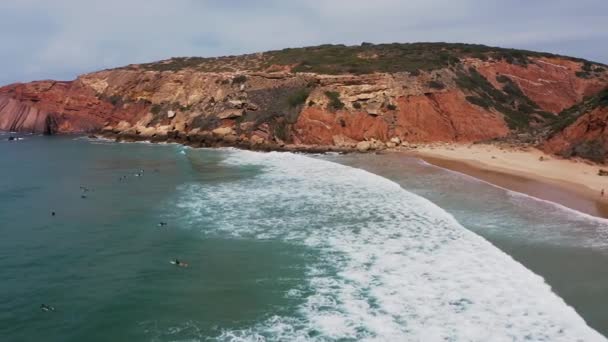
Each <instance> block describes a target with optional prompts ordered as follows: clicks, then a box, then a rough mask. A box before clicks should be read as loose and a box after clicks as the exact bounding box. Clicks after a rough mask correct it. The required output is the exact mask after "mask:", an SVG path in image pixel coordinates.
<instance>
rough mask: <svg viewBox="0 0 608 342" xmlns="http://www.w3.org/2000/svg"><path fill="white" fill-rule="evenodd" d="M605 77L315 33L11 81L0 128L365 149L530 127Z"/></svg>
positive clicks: (539, 63) (446, 47)
mask: <svg viewBox="0 0 608 342" xmlns="http://www.w3.org/2000/svg"><path fill="white" fill-rule="evenodd" d="M607 86H608V72H607V71H606V70H605V67H604V66H603V65H600V64H597V63H590V62H586V61H583V60H577V59H574V58H567V57H560V56H553V55H549V54H541V53H535V52H529V51H515V50H505V49H498V48H489V47H484V46H479V45H464V44H388V45H371V44H366V45H365V44H364V45H362V46H357V47H345V46H320V47H312V48H303V49H287V50H282V51H274V52H268V53H262V54H254V55H245V56H234V57H222V58H176V59H171V60H167V61H161V62H157V63H150V64H142V65H130V66H128V67H124V68H118V69H113V70H104V71H100V72H95V73H91V74H86V75H82V76H80V77H78V78H77V79H76V80H74V81H71V82H57V81H40V82H32V83H28V84H13V85H9V86H5V87H3V88H0V130H10V131H27V132H39V133H49V134H53V133H70V132H99V133H103V134H105V135H107V136H114V137H116V138H117V139H127V140H128V139H148V140H155V141H159V140H172V141H173V140H174V141H181V142H184V143H188V144H192V145H196V146H199V145H200V146H215V145H230V146H239V147H245V148H260V149H273V148H298V147H302V148H311V149H313V150H315V149H316V148H325V149H337V150H340V149H351V150H359V151H371V150H376V149H382V148H386V147H389V148H392V147H396V146H400V145H401V144H402V143H405V144H407V143H417V142H435V141H443V142H474V141H483V140H490V139H497V138H504V137H507V136H514V135H515V133H521V132H522V131H525V132H526V134H532V135H534V134H538V133H537V132H541V131H543V129H544V128H545V127H549V126H552V125H554V123H555V122H556V121H559V120H558V119H559V118H560V115H561V114H560V113H562V112H564V110H565V109H567V108H570V107H572V106H574V105H576V104H577V103H580V102H581V101H584V99H585V98H586V97H588V96H591V95H593V94H595V93H597V92H599V91H601V90H602V89H604V88H606V87H607ZM605 115H606V114H605V111H604V110H603V109H598V110H597V111H595V112H590V113H589V115H588V116H586V117H580V118H579V119H578V121H577V122H576V123H574V124H573V126H571V127H568V128H565V130H564V131H563V132H558V133H553V134H552V135H551V138H550V139H549V141H548V142H547V143H546V145H545V146H546V149H547V150H550V151H555V152H560V151H561V150H562V147H563V146H566V145H567V144H568V143H571V142H574V141H575V140H576V141H578V139H579V138H578V137H579V136H581V134H582V133H580V132H581V131H583V130H584V131H585V132H586V133H584V135H588V136H589V137H591V136H594V137H595V136H596V135H597V136H603V134H604V130H603V128H601V127H600V126H601V123H602V122H605V119H606V117H605ZM588 132H594V133H588ZM590 139H591V138H590ZM594 139H595V138H594ZM558 146H561V147H558Z"/></svg>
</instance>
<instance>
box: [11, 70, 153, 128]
mask: <svg viewBox="0 0 608 342" xmlns="http://www.w3.org/2000/svg"><path fill="white" fill-rule="evenodd" d="M128 109H129V110H126V109H123V108H117V107H115V106H113V105H112V104H111V103H109V102H107V101H104V100H103V99H100V98H98V96H97V94H96V93H95V91H94V90H93V89H91V88H90V87H88V86H86V85H83V84H82V83H81V82H79V81H78V80H76V81H72V82H58V81H39V82H32V83H27V84H13V85H9V86H6V87H2V88H0V130H5V131H20V132H32V133H46V134H53V133H74V132H94V131H98V130H99V129H100V128H101V127H103V125H105V124H106V123H109V122H118V121H119V120H123V119H133V118H134V116H133V114H136V113H137V112H138V111H142V110H145V108H141V106H133V108H128Z"/></svg>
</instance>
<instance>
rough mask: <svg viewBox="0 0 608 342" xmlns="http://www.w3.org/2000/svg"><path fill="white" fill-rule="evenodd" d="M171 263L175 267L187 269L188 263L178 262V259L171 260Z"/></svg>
mask: <svg viewBox="0 0 608 342" xmlns="http://www.w3.org/2000/svg"><path fill="white" fill-rule="evenodd" d="M171 263H172V264H173V265H175V266H179V267H188V263H185V262H183V261H179V259H174V260H171Z"/></svg>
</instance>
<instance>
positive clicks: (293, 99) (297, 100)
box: [287, 89, 310, 108]
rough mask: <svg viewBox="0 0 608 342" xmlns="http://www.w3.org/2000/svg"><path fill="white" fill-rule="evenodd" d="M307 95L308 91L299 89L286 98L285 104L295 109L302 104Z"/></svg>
mask: <svg viewBox="0 0 608 342" xmlns="http://www.w3.org/2000/svg"><path fill="white" fill-rule="evenodd" d="M309 95H310V90H308V89H300V90H298V91H296V92H295V93H293V94H291V95H290V96H289V97H288V98H287V102H288V103H289V106H290V107H292V108H295V107H297V106H299V105H302V104H304V103H305V102H306V99H307V98H308V96H309Z"/></svg>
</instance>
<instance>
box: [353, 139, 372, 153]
mask: <svg viewBox="0 0 608 342" xmlns="http://www.w3.org/2000/svg"><path fill="white" fill-rule="evenodd" d="M371 148H372V144H371V143H370V142H369V141H360V142H358V143H357V151H359V152H367V151H369V150H370V149H371Z"/></svg>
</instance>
